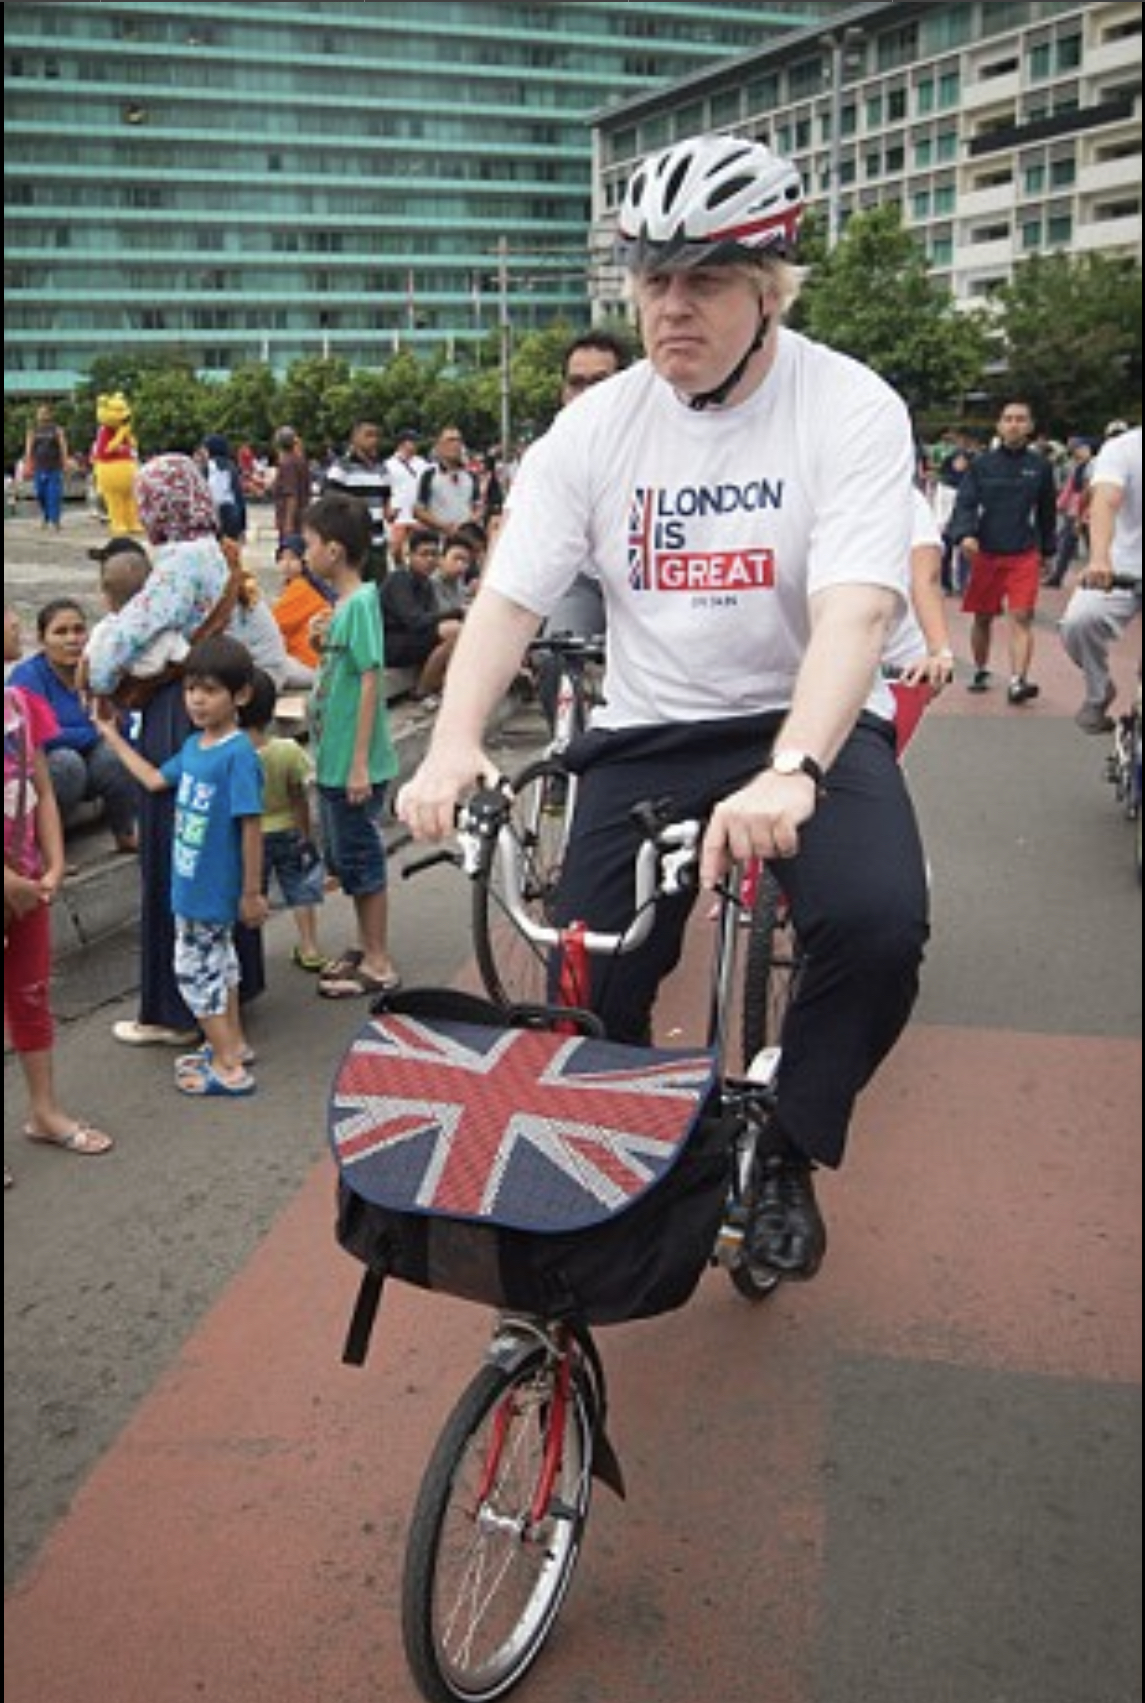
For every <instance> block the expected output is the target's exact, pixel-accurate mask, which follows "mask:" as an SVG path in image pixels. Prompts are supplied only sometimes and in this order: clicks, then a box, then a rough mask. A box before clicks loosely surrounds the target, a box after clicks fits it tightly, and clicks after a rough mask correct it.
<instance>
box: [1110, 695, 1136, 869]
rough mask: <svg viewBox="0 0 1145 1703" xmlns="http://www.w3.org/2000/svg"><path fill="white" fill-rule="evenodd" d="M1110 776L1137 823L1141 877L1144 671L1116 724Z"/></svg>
mask: <svg viewBox="0 0 1145 1703" xmlns="http://www.w3.org/2000/svg"><path fill="white" fill-rule="evenodd" d="M1106 778H1107V779H1108V780H1109V781H1110V782H1111V784H1112V786H1113V792H1114V797H1115V798H1116V799H1117V802H1118V804H1119V805H1120V807H1121V811H1122V814H1123V815H1124V816H1125V817H1126V818H1127V819H1128V820H1129V821H1130V822H1134V823H1135V824H1136V829H1135V832H1134V858H1135V862H1136V866H1137V880H1138V882H1140V880H1141V671H1140V668H1139V669H1138V671H1137V689H1136V691H1135V693H1134V695H1133V704H1132V707H1131V708H1130V709H1129V710H1127V711H1126V712H1125V713H1124V714H1123V715H1120V716H1118V717H1117V720H1116V722H1115V723H1114V727H1113V744H1112V746H1111V748H1110V751H1109V755H1108V757H1107V758H1106Z"/></svg>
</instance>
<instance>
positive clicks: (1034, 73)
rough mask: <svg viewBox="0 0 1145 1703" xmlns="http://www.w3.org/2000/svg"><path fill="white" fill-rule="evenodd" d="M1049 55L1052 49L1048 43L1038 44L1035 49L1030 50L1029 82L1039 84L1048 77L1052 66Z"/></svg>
mask: <svg viewBox="0 0 1145 1703" xmlns="http://www.w3.org/2000/svg"><path fill="white" fill-rule="evenodd" d="M1051 53H1052V49H1051V47H1050V44H1049V42H1048V41H1043V42H1039V43H1038V45H1037V46H1036V47H1032V48H1031V49H1030V54H1029V74H1030V81H1031V82H1034V83H1040V82H1041V81H1042V80H1043V79H1044V78H1046V77H1048V76H1049V74H1050V66H1051V64H1052V58H1051Z"/></svg>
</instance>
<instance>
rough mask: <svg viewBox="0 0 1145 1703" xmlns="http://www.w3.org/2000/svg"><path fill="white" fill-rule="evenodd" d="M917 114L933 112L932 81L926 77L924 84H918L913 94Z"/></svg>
mask: <svg viewBox="0 0 1145 1703" xmlns="http://www.w3.org/2000/svg"><path fill="white" fill-rule="evenodd" d="M915 99H916V100H917V102H918V110H919V112H924V113H925V112H933V111H934V79H933V78H932V77H928V78H927V79H926V81H925V83H920V84H919V85H918V89H917V91H916V94H915Z"/></svg>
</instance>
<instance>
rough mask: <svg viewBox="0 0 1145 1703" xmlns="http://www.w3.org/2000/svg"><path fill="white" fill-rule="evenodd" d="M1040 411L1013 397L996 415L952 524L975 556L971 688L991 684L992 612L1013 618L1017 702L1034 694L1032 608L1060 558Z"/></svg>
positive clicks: (968, 598)
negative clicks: (992, 436) (1036, 441)
mask: <svg viewBox="0 0 1145 1703" xmlns="http://www.w3.org/2000/svg"><path fill="white" fill-rule="evenodd" d="M1033 432H1034V417H1033V414H1032V412H1031V410H1030V406H1029V404H1028V403H1026V402H1007V403H1006V404H1005V405H1004V407H1003V409H1002V412H1001V414H1000V415H999V417H998V425H997V434H998V436H997V442H996V443H995V444H994V446H993V448H991V449H988V450H986V451H985V453H984V454H982V455H979V456H978V457H977V458H976V459H975V460H974V461H972V462H971V464H970V467H969V469H968V470H967V472H966V474H965V476H964V478H963V480H962V483H961V484H960V485H959V487H958V496H957V498H956V499H955V503H954V512H953V513H952V515H951V517H950V524H949V526H948V528H947V532H948V536H949V538H950V541H951V543H952V544H953V545H954V546H955V548H958V547H959V546H961V548H962V550H963V551H964V552H965V555H966V559H967V561H968V562H969V563H970V579H969V582H968V584H967V587H966V592H965V595H964V597H963V599H962V607H963V609H964V610H965V611H966V613H967V614H968V615H972V616H973V617H974V624H973V626H972V627H971V630H970V649H971V652H972V654H973V657H974V675H973V678H972V679H971V681H970V684H969V690H970V691H971V692H985V691H986V690H988V688H989V685H990V638H991V629H992V627H993V625H994V618H995V616H997V615H1001V614H1002V612H1003V610H1004V611H1005V612H1006V615H1007V617H1008V619H1009V629H1010V632H1009V637H1010V686H1009V690H1008V692H1007V694H1006V695H1007V697H1008V698H1009V701H1010V703H1012V704H1024V703H1026V701H1027V700H1028V699H1030V698H1036V697H1037V695H1038V688H1037V686H1036V685H1035V684H1034V682H1033V681H1032V680H1031V679H1030V677H1029V675H1030V659H1031V657H1032V655H1033V650H1034V607H1035V605H1036V603H1037V601H1038V588H1039V586H1040V585H1041V578H1042V565H1043V561H1044V562H1045V563H1046V564H1051V563H1052V561H1053V557H1054V549H1055V534H1056V530H1057V514H1056V503H1057V491H1056V488H1055V485H1054V475H1053V468H1052V467H1051V466H1050V463H1049V462H1048V461H1047V460H1046V458H1045V457H1044V456H1042V455H1039V454H1038V453H1037V451H1036V450H1032V449H1031V448H1030V447H1029V444H1030V439H1031V437H1032V436H1033Z"/></svg>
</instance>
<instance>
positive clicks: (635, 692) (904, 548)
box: [487, 329, 913, 727]
mask: <svg viewBox="0 0 1145 1703" xmlns="http://www.w3.org/2000/svg"><path fill="white" fill-rule="evenodd" d="M912 467H913V450H912V443H911V433H910V424H909V420H908V417H907V412H906V409H905V407H904V405H903V403H902V401H901V399H900V398H899V397H898V396H897V395H896V394H895V392H894V391H893V390H892V389H891V388H890V386H889V385H887V384H885V383H884V382H883V381H882V379H880V378H878V377H877V376H876V375H875V374H874V373H872V372H871V371H869V370H868V369H867V368H866V367H862V366H860V365H859V364H858V363H857V362H855V361H852V360H850V359H849V358H848V357H847V356H845V355H839V354H836V353H835V352H834V351H833V350H830V349H826V348H823V347H822V346H821V345H819V344H816V343H811V342H809V341H808V340H807V339H806V338H804V337H802V336H800V335H799V334H798V333H796V332H792V331H788V330H786V329H783V330H781V332H780V336H779V347H778V351H777V355H776V360H775V364H774V366H773V367H772V370H771V371H770V373H769V374H768V376H767V378H766V379H765V381H764V382H763V384H762V385H760V387H759V388H758V389H757V390H756V391H755V392H754V393H753V395H751V396H750V397H748V398H747V400H746V401H745V402H742V403H740V404H738V405H737V406H736V407H733V408H721V409H708V410H705V411H702V412H700V411H697V410H694V409H690V408H689V407H688V406H687V405H686V403H684V402H682V401H681V400H680V398H679V397H678V396H677V395H676V393H675V391H674V390H673V389H672V388H671V386H669V385H668V384H666V383H665V382H664V381H663V380H662V379H660V378H659V377H657V375H656V373H655V372H654V371H653V370H652V367H651V366H650V365H649V363H648V362H647V361H642V362H640V363H639V364H638V365H636V366H634V367H630V368H629V369H628V370H627V371H626V372H623V373H619V374H617V376H616V377H615V378H614V379H612V380H610V381H609V383H608V384H602V385H597V386H595V387H594V389H592V390H590V391H588V392H587V393H586V394H585V395H584V396H582V397H579V398H578V400H577V403H576V406H575V407H572V408H565V409H564V410H563V411H562V412H561V413H560V414H558V416H557V418H556V420H555V421H554V422H553V425H552V427H551V429H550V430H549V431H548V432H547V433H546V435H545V436H544V438H542V439H541V440H539V441H538V442H537V443H536V444H534V446H533V447H532V449H531V450H530V451H529V454H528V456H527V457H526V458H525V460H524V462H523V463H522V466H521V470H520V473H519V474H518V477H517V480H516V483H515V486H514V490H513V502H512V506H511V509H510V511H509V518H508V520H507V522H506V525H505V527H504V530H503V531H502V533H501V535H500V537H499V538H498V541H497V548H496V551H495V552H494V554H493V557H492V559H491V562H490V564H489V567H488V569H487V582H488V583H489V584H490V585H492V586H493V587H494V589H495V590H497V591H499V592H501V593H502V594H503V595H504V596H506V597H509V598H512V599H513V600H514V601H515V602H517V603H520V604H523V605H524V606H525V607H526V608H528V609H531V610H532V611H533V612H534V613H535V614H538V615H541V616H545V615H548V614H549V613H550V611H551V610H552V608H553V606H554V605H555V604H556V602H557V600H558V599H559V597H560V596H561V593H562V592H563V591H564V590H565V589H566V588H567V586H568V585H569V584H571V582H572V580H573V579H574V577H575V576H576V574H577V573H578V572H581V571H582V570H583V569H584V567H585V566H586V563H590V564H591V567H592V570H593V572H595V573H596V574H597V575H598V576H599V578H600V580H601V582H602V585H603V588H604V595H605V601H606V604H607V609H608V635H609V637H608V653H609V654H608V668H607V679H606V681H605V685H604V696H605V698H606V700H607V702H606V704H605V705H604V706H603V707H602V708H601V709H600V710H599V711H598V712H597V713H596V715H595V716H594V718H593V719H594V722H595V723H596V724H597V725H600V726H605V727H629V726H640V725H647V724H652V723H659V722H677V721H684V722H688V721H693V720H697V721H698V720H710V719H716V718H720V717H730V716H746V715H754V714H757V713H759V712H761V711H766V710H784V709H786V708H787V707H788V706H789V705H790V703H791V698H792V692H793V689H794V685H795V677H796V674H797V673H798V670H799V667H800V665H801V663H802V660H803V655H804V652H805V650H806V647H807V642H808V638H809V636H810V630H811V623H810V610H809V604H808V599H809V596H810V595H811V594H813V593H814V592H816V591H820V590H822V589H824V588H825V587H827V586H832V585H840V584H863V585H877V586H885V587H888V588H890V589H891V590H893V591H895V592H897V593H898V595H899V596H900V597H901V598H902V600H903V602H904V604H905V602H906V598H907V587H908V556H909V550H910V536H911V502H910V493H911V490H912V488H913V486H912V479H911V473H912ZM868 707H869V708H870V709H872V710H874V711H875V712H876V713H878V714H880V715H883V716H885V717H887V718H888V719H889V718H890V716H891V715H892V708H893V707H892V703H891V698H890V693H889V690H888V688H887V687H886V685H885V684H884V683H883V682H882V681H879V682H878V683H877V684H876V685H875V687H874V689H873V691H872V695H871V698H870V699H869V700H868Z"/></svg>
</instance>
